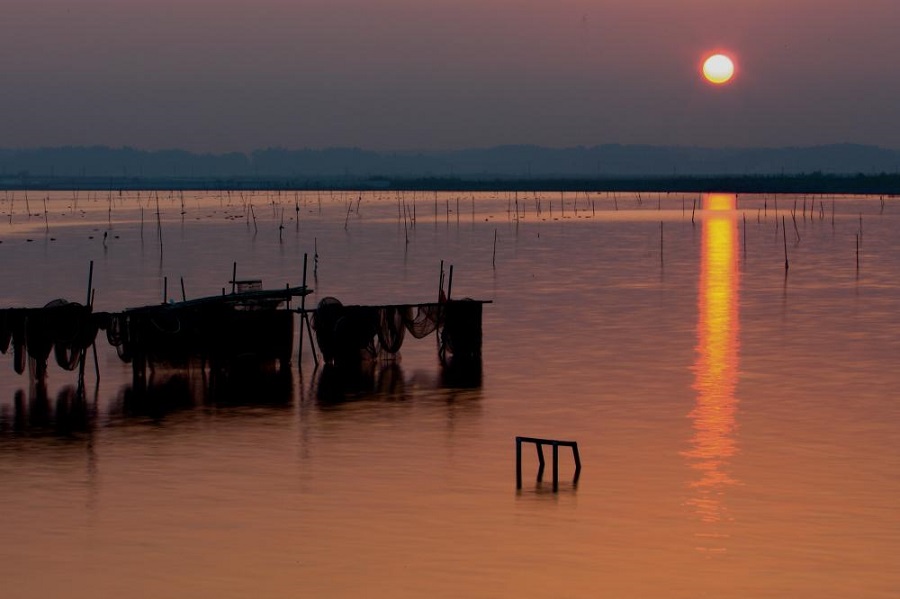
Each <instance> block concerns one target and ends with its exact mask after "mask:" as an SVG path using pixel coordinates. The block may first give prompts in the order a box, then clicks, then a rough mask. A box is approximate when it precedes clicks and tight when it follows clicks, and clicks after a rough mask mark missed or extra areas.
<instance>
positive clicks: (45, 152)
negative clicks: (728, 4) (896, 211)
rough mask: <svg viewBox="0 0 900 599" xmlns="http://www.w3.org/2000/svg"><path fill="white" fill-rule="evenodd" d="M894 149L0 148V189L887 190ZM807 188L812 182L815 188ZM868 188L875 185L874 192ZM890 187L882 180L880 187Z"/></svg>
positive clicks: (896, 155) (899, 162)
mask: <svg viewBox="0 0 900 599" xmlns="http://www.w3.org/2000/svg"><path fill="white" fill-rule="evenodd" d="M898 173H900V152H898V151H896V150H890V149H885V148H879V147H874V146H862V145H853V144H839V145H827V146H812V147H805V148H769V149H767V148H755V149H754V148H743V149H742V148H726V149H714V148H696V147H673V146H671V147H670V146H624V145H615V144H609V145H602V146H593V147H574V148H563V149H555V148H544V147H539V146H498V147H494V148H484V149H468V150H452V151H434V152H375V151H369V150H362V149H359V148H331V149H317V150H313V149H305V150H288V149H283V148H268V149H261V150H256V151H253V152H250V153H248V154H244V153H239V152H231V153H225V154H198V153H193V152H187V151H184V150H160V151H149V150H138V149H134V148H128V147H123V148H109V147H106V146H94V147H58V148H36V149H0V188H6V189H13V188H34V189H36V188H87V187H92V188H95V189H98V188H99V189H105V188H120V189H125V188H163V187H168V188H173V187H174V188H185V189H187V188H225V187H230V188H247V187H257V188H291V189H302V188H308V189H315V188H324V187H345V188H377V187H382V188H397V189H399V188H417V189H436V188H442V189H443V188H446V189H498V188H507V189H511V188H517V189H534V190H540V189H550V188H552V189H560V188H564V189H581V188H584V189H596V188H600V187H604V188H607V189H610V190H612V189H635V190H640V189H647V190H650V189H666V190H671V191H680V190H684V191H702V190H708V189H729V190H732V191H741V190H743V189H744V188H747V187H752V188H753V189H756V190H765V191H790V190H791V189H794V188H797V186H800V187H802V188H804V189H805V190H807V191H817V190H821V191H822V192H823V193H824V192H827V191H829V190H834V189H836V188H840V189H847V190H850V189H851V188H852V189H853V190H862V189H865V190H866V191H867V192H868V193H893V192H894V191H893V190H895V189H896V179H897V177H898ZM813 188H814V189H813ZM873 190H875V191H873ZM887 190H891V191H887Z"/></svg>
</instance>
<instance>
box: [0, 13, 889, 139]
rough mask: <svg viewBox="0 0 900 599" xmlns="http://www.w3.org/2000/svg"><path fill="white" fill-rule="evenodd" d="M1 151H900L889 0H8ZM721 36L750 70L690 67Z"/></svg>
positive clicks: (0, 67) (1, 31)
mask: <svg viewBox="0 0 900 599" xmlns="http://www.w3.org/2000/svg"><path fill="white" fill-rule="evenodd" d="M2 13H3V18H2V19H0V76H2V79H3V82H4V83H3V94H0V114H3V115H5V116H4V119H3V120H2V121H0V147H30V146H38V145H63V144H73V145H89V144H107V145H123V144H127V145H132V146H135V147H140V148H150V149H153V148H169V147H182V148H187V149H192V150H201V151H214V152H220V151H230V150H241V151H244V150H250V149H253V148H258V147H266V146H284V147H289V148H293V147H326V146H348V145H352V146H360V147H365V148H371V149H444V148H461V147H473V146H474V147H481V146H492V145H498V144H518V143H533V144H541V145H548V146H557V147H561V146H573V145H594V144H603V143H625V144H633V143H646V144H666V145H705V146H785V145H811V144H819V143H837V142H855V143H870V144H878V145H882V146H885V147H893V148H897V147H900V141H898V136H897V133H898V130H900V126H898V125H900V123H898V117H897V115H896V106H897V105H900V102H898V100H900V62H898V61H897V60H896V57H897V56H900V36H898V35H896V31H900V11H898V10H897V9H896V6H895V2H894V1H893V0H857V1H854V2H850V1H849V0H780V1H774V0H732V1H731V2H728V3H723V2H721V1H712V0H655V1H650V0H613V1H602V0H593V1H589V0H562V1H558V0H545V1H513V0H477V1H476V0H455V1H450V0H438V1H429V2H423V1H417V2H413V1H411V0H388V1H379V0H328V1H325V0H316V1H308V0H290V1H289V0H256V1H250V0H217V1H214V0H180V1H178V2H174V1H160V0H152V1H151V0H127V1H126V0H106V1H92V0H87V1H84V2H78V3H75V2H71V1H68V0H55V1H52V2H50V1H44V0H6V1H5V2H4V3H3V9H2ZM710 49H730V50H731V51H733V53H734V55H735V58H736V61H737V62H738V68H739V71H738V77H737V78H736V79H735V81H734V82H733V83H732V84H731V85H729V86H727V87H726V88H722V89H712V88H711V87H710V86H708V85H705V84H704V83H703V82H702V81H701V79H700V77H699V75H698V62H699V60H700V58H701V57H702V55H703V54H704V53H705V52H707V51H708V50H710Z"/></svg>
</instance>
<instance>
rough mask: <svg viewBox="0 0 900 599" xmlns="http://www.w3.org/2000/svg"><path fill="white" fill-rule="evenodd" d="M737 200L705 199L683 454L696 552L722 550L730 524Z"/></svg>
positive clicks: (734, 449) (711, 196) (723, 197)
mask: <svg viewBox="0 0 900 599" xmlns="http://www.w3.org/2000/svg"><path fill="white" fill-rule="evenodd" d="M735 203H736V196H735V195H733V194H709V195H707V196H705V197H704V198H703V207H704V210H705V211H706V214H705V218H704V220H703V246H702V250H701V269H700V287H699V293H698V302H697V303H698V306H697V308H698V317H699V318H698V326H697V359H696V362H695V363H694V367H693V370H694V385H693V388H694V389H695V390H696V391H697V400H696V405H695V406H694V409H693V410H692V411H691V412H690V414H689V415H688V416H689V418H690V419H691V420H692V421H693V428H694V433H693V435H692V437H691V442H690V448H689V449H688V450H687V451H685V452H684V455H685V457H687V458H688V462H689V464H690V467H691V468H692V469H694V470H696V471H697V473H698V475H699V478H697V479H695V480H693V481H692V482H691V483H690V487H691V488H692V489H693V491H694V493H693V496H692V498H691V499H690V500H689V501H688V504H689V505H690V506H692V507H693V509H694V511H695V513H696V514H697V516H698V517H699V518H700V521H701V522H702V523H703V527H702V530H701V531H700V532H699V533H698V537H701V538H702V539H703V542H702V543H701V544H700V545H702V546H700V545H698V550H700V551H725V547H724V541H725V539H726V538H727V536H728V535H727V534H725V533H723V532H722V530H721V529H722V523H723V522H727V521H729V520H731V516H730V515H729V514H728V510H727V507H726V505H725V491H726V489H727V487H729V486H731V485H734V484H736V483H737V481H736V480H735V479H734V478H733V477H732V476H731V475H730V474H729V472H728V470H729V468H728V466H729V459H730V458H731V457H732V456H734V455H735V453H737V443H736V441H735V436H734V434H735V428H736V423H735V416H736V413H737V403H738V401H737V398H736V397H735V387H736V384H737V375H738V351H739V347H740V340H739V330H740V325H739V322H738V294H739V272H738V262H737V256H738V250H737V229H736V220H735V219H736V217H735V212H734V208H735Z"/></svg>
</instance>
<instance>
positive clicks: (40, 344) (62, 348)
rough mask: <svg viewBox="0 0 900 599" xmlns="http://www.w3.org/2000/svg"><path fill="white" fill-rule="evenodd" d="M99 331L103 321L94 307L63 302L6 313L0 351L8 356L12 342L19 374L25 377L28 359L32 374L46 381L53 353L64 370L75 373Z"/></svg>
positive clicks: (0, 339) (15, 365)
mask: <svg viewBox="0 0 900 599" xmlns="http://www.w3.org/2000/svg"><path fill="white" fill-rule="evenodd" d="M98 328H99V319H98V318H96V317H95V316H94V314H92V311H91V308H90V306H82V305H81V304H78V303H75V302H67V301H66V300H62V299H58V300H53V301H52V302H49V303H48V304H47V305H45V306H44V307H43V308H33V309H13V310H4V311H3V316H2V324H0V350H2V351H3V353H6V350H7V349H8V348H9V343H10V341H12V345H13V353H14V360H13V367H14V369H15V371H16V372H17V373H19V374H22V373H23V372H24V371H25V362H26V359H30V360H31V367H32V372H34V373H35V375H36V376H38V377H43V376H44V374H46V371H47V361H48V360H49V358H50V354H51V353H53V354H54V357H55V358H56V363H57V364H59V366H60V367H62V368H65V369H66V370H74V369H75V367H76V366H77V365H78V363H79V362H80V361H81V359H82V356H83V354H84V351H85V350H86V349H87V348H89V347H90V346H91V345H92V344H93V343H94V339H95V338H96V336H97V330H98Z"/></svg>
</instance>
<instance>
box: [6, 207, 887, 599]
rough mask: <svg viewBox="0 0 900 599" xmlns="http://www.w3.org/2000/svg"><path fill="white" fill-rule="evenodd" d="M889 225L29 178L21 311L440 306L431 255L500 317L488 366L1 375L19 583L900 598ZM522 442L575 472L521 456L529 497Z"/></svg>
mask: <svg viewBox="0 0 900 599" xmlns="http://www.w3.org/2000/svg"><path fill="white" fill-rule="evenodd" d="M157 206H158V210H159V220H158V221H157ZM776 211H777V212H776ZM792 211H793V216H792ZM29 213H30V214H29ZM404 214H406V218H405V219H404V218H403V215H404ZM404 220H405V223H404ZM795 221H796V225H795ZM782 223H783V224H782ZM784 226H786V227H787V230H786V231H785V230H784ZM160 230H161V235H160V233H159V231H160ZM898 231H900V206H898V205H897V204H896V199H895V198H888V199H887V200H885V202H884V203H883V202H882V201H881V200H880V199H879V198H865V197H831V196H829V197H818V196H817V197H812V196H806V197H803V196H778V197H777V198H776V197H773V196H740V197H738V198H735V197H734V196H729V195H715V196H703V197H700V196H694V195H685V196H682V195H678V194H663V195H659V196H657V195H648V194H644V195H643V196H633V195H624V194H619V195H617V196H613V195H607V194H583V193H582V194H577V195H576V194H573V193H568V194H563V195H560V194H558V193H555V194H540V195H535V194H533V193H522V192H519V193H518V194H514V193H512V192H510V193H501V194H478V195H475V196H473V195H471V194H445V193H441V194H437V195H435V194H430V193H429V194H423V193H418V194H412V193H409V192H407V193H402V194H397V193H371V192H369V193H364V194H357V193H353V194H350V193H346V192H343V193H338V192H334V193H332V192H320V193H300V194H294V193H293V192H291V193H281V194H276V193H271V194H269V193H261V192H256V193H252V192H244V193H243V194H241V193H239V192H231V193H227V192H213V193H185V194H183V195H182V194H180V193H170V192H165V193H159V194H158V196H157V194H155V193H153V194H149V193H148V192H142V194H140V195H138V194H137V193H136V192H132V193H130V194H127V195H122V196H120V195H118V194H117V193H113V194H109V193H107V192H92V193H86V192H80V193H78V194H75V193H72V192H67V193H51V194H47V193H41V192H29V194H28V199H27V203H26V198H25V195H24V192H21V191H19V192H15V193H12V192H7V193H5V194H3V195H0V242H2V243H0V260H2V264H3V279H2V281H3V286H2V291H0V306H2V307H13V306H40V305H43V304H44V303H46V302H47V301H49V300H52V299H54V298H57V297H65V298H67V299H70V300H75V301H82V302H83V301H84V299H85V297H86V293H87V289H86V288H87V275H88V265H89V262H90V261H91V260H93V261H94V279H93V286H94V288H95V290H96V295H95V307H96V309H98V310H110V311H114V310H118V309H122V308H125V307H133V306H138V305H143V304H150V303H156V302H159V301H161V300H162V298H163V293H164V287H165V284H164V281H165V280H166V278H167V280H168V285H167V291H168V294H169V296H170V297H180V296H181V287H180V282H181V280H182V279H183V281H184V286H185V294H186V295H187V296H188V297H198V296H203V295H212V294H216V293H220V292H221V289H222V287H223V286H226V285H227V281H228V280H229V279H230V278H231V268H232V262H234V261H236V262H237V263H238V277H239V278H260V279H263V281H264V283H265V284H266V286H268V287H278V286H282V285H285V284H292V285H296V284H299V283H300V282H301V279H302V268H303V267H302V265H303V254H304V253H307V254H309V279H310V280H309V284H310V285H311V286H313V287H314V288H315V290H316V293H315V294H314V295H313V296H311V297H310V298H309V300H310V302H311V303H315V302H317V301H318V300H319V299H321V298H323V297H326V296H335V297H337V298H339V299H340V300H341V301H342V302H344V303H362V304H377V303H405V302H425V301H433V300H434V299H435V298H436V295H437V286H438V273H439V267H440V261H441V260H444V261H445V263H446V264H448V265H449V264H453V265H454V267H455V268H454V280H453V289H452V294H453V296H454V297H465V296H467V297H474V298H478V299H489V300H493V303H492V304H489V305H487V306H486V307H485V313H484V335H485V341H484V360H483V373H482V377H481V378H480V380H476V381H458V380H454V379H452V378H451V377H448V376H446V373H444V372H442V370H441V367H440V366H439V364H438V362H437V357H436V351H435V341H434V338H433V337H430V338H425V339H423V340H419V341H416V340H407V342H406V344H405V345H404V348H403V351H402V360H401V361H400V362H399V363H390V364H389V363H382V364H377V365H375V366H374V367H373V368H372V369H371V370H370V371H366V372H363V373H360V376H359V377H358V378H357V377H354V379H353V380H348V379H347V377H337V378H336V377H333V376H331V373H329V372H323V371H322V370H321V369H319V370H316V369H314V367H313V366H314V365H313V362H312V357H311V354H310V351H309V347H308V346H307V347H305V348H304V353H303V356H302V359H298V360H295V362H299V366H300V368H297V364H295V367H294V368H293V369H292V372H291V373H290V374H288V375H286V376H275V375H272V376H266V377H261V378H258V379H254V380H240V379H236V380H233V381H230V383H229V384H228V385H227V386H220V387H216V388H210V386H209V385H207V384H206V382H205V380H204V378H203V376H202V373H196V372H194V373H190V374H189V375H187V374H178V373H164V372H157V373H155V375H154V376H153V378H152V379H151V382H150V388H149V390H148V391H147V393H146V394H145V395H143V396H142V395H138V394H135V393H134V391H133V390H132V389H131V387H130V380H131V371H130V366H129V365H127V364H123V363H121V362H120V361H119V359H118V357H117V356H116V354H115V351H114V350H113V349H112V348H111V347H110V346H108V345H107V344H106V342H105V340H104V341H102V342H101V343H98V349H99V369H100V380H99V385H96V388H95V377H94V374H93V363H92V362H89V364H88V374H87V382H88V392H87V395H88V397H87V401H86V402H79V401H77V400H76V399H75V398H74V397H73V385H74V383H75V378H76V377H75V375H74V373H70V372H66V371H63V370H61V369H59V368H58V367H57V366H56V365H55V364H53V365H51V366H50V369H49V370H50V372H49V377H48V379H47V382H46V389H41V388H40V387H38V386H35V385H33V384H31V383H30V382H29V378H28V376H27V374H26V375H25V376H19V375H16V374H15V372H14V371H13V367H12V359H11V356H9V355H3V356H0V489H2V491H0V513H2V514H3V515H4V516H3V534H2V535H0V580H2V589H3V591H2V596H3V597H4V598H9V599H13V598H33V597H34V598H36V597H54V596H56V597H62V596H64V597H90V598H92V599H96V598H97V597H123V596H124V597H154V598H156V597H248V596H253V597H286V596H307V597H360V596H365V597H507V596H518V597H543V596H558V597H623V598H630V597H660V598H664V599H665V598H689V597H690V598H693V597H726V598H731V597H734V598H745V597H746V598H759V597H864V598H880V597H884V598H888V597H896V596H898V595H900V570H898V569H897V567H896V565H897V563H898V559H900V513H898V511H897V509H896V501H897V500H896V498H897V497H898V496H900V475H898V472H900V407H898V397H897V395H898V389H900V370H898V369H897V368H896V366H895V364H896V357H897V355H898V349H900V235H898V234H897V232H898ZM104 234H105V239H104ZM495 235H496V245H495ZM160 237H161V241H160ZM857 243H858V248H859V249H858V250H857ZM785 252H787V255H788V260H789V265H790V268H789V270H788V271H787V272H786V271H785V268H784V263H785ZM516 435H528V436H543V437H554V438H561V439H572V440H576V441H578V443H579V448H580V451H581V456H582V460H583V464H584V468H583V471H582V475H581V478H580V480H579V482H578V484H577V486H574V485H573V484H572V483H571V475H572V470H573V466H572V463H571V459H570V457H569V454H568V453H567V452H565V451H562V452H561V470H562V483H561V485H560V489H559V492H558V493H553V492H552V490H551V488H550V485H549V482H548V481H545V482H544V483H538V482H536V481H535V479H534V477H535V473H536V471H537V459H536V457H535V456H534V454H533V451H531V450H530V449H529V450H528V451H526V452H525V460H524V462H525V463H524V470H525V471H524V475H525V484H524V485H523V488H522V490H521V491H518V492H517V491H516V488H515V453H514V437H515V436H516Z"/></svg>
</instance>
